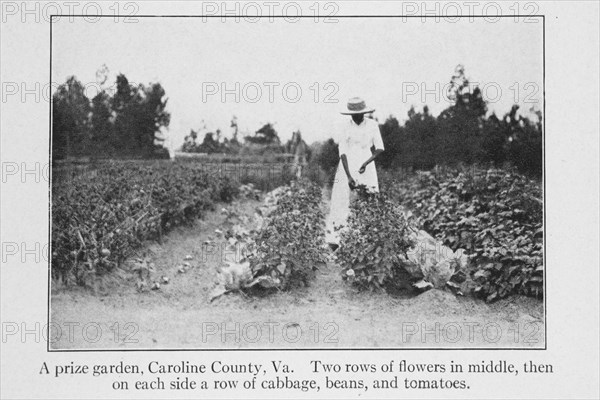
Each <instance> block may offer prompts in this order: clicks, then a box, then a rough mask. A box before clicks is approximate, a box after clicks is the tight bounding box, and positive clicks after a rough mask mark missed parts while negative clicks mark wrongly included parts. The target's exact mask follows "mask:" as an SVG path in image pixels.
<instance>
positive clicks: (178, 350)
mask: <svg viewBox="0 0 600 400" xmlns="http://www.w3.org/2000/svg"><path fill="white" fill-rule="evenodd" d="M49 17H50V18H49V19H50V21H49V28H50V41H49V46H50V56H49V84H50V86H49V87H50V88H51V87H52V52H53V48H52V44H53V42H52V22H53V19H54V17H57V18H60V17H69V18H114V16H113V15H81V14H79V15H64V14H52V15H50V16H49ZM133 17H134V18H245V17H247V16H245V15H202V14H199V15H197V14H188V15H175V14H173V15H157V14H141V15H135V16H133ZM251 17H252V18H276V19H281V18H288V17H287V16H283V15H270V16H251ZM330 17H331V18H375V19H378V18H441V17H440V16H439V15H401V14H400V15H332V16H330ZM445 17H448V18H489V17H488V16H486V15H468V16H463V15H460V16H445ZM294 18H302V19H304V18H314V16H312V15H299V16H294ZM494 18H541V21H542V96H543V107H542V108H543V116H542V120H543V122H542V124H543V126H542V187H543V192H544V193H543V203H544V204H543V232H544V243H543V249H544V252H543V255H542V260H543V266H544V271H543V275H544V278H543V279H544V284H543V287H544V295H543V301H544V347H532V348H529V347H440V348H437V347H356V348H354V347H325V348H323V347H306V348H272V349H271V348H206V349H198V348H173V349H169V348H166V349H164V348H163V349H161V348H149V349H142V348H139V349H138V348H133V349H128V348H119V349H111V348H107V349H52V348H50V340H47V341H46V353H95V352H119V353H120V352H197V351H202V352H221V351H227V352H230V351H234V352H246V351H252V352H254V351H267V352H273V351H394V350H408V351H415V350H417V351H464V350H491V351H498V350H500V351H545V350H548V310H547V293H548V292H547V279H546V278H547V276H546V271H547V265H546V254H547V253H546V243H547V235H546V15H545V14H531V15H525V14H515V15H495V16H494ZM48 125H49V127H48V129H49V132H48V134H49V145H48V147H49V155H48V156H49V158H48V162H49V165H50V168H49V170H50V172H49V179H48V193H49V203H48V254H49V257H48V287H47V290H48V293H47V325H46V326H47V327H49V326H50V308H51V304H50V303H51V293H52V292H51V284H52V97H50V101H49V122H48ZM48 329H49V328H48Z"/></svg>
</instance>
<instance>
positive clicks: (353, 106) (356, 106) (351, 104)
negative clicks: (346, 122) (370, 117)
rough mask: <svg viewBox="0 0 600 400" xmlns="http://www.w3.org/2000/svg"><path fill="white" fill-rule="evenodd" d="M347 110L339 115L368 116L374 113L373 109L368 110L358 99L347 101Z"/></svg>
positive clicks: (362, 101) (361, 100) (363, 102)
mask: <svg viewBox="0 0 600 400" xmlns="http://www.w3.org/2000/svg"><path fill="white" fill-rule="evenodd" d="M347 107H348V110H347V111H341V114H344V115H352V114H369V113H372V112H373V111H375V109H374V108H369V107H367V105H366V104H365V101H364V100H363V99H361V98H360V97H353V98H351V99H350V100H348V105H347Z"/></svg>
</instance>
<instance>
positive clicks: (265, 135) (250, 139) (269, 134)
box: [244, 123, 281, 145]
mask: <svg viewBox="0 0 600 400" xmlns="http://www.w3.org/2000/svg"><path fill="white" fill-rule="evenodd" d="M244 140H245V141H246V142H247V143H251V144H262V145H266V144H279V143H280V142H281V141H280V140H279V135H278V134H277V131H276V130H275V128H274V127H273V124H271V123H266V124H265V125H263V126H262V127H261V128H260V129H259V130H257V131H256V132H255V133H254V136H246V137H245V138H244Z"/></svg>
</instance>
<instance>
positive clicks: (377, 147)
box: [358, 123, 384, 174]
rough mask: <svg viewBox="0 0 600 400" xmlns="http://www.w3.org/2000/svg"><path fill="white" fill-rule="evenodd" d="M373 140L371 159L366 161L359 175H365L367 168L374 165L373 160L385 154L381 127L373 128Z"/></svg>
mask: <svg viewBox="0 0 600 400" xmlns="http://www.w3.org/2000/svg"><path fill="white" fill-rule="evenodd" d="M375 124H376V123H375ZM371 140H372V142H371V143H372V146H371V148H372V149H373V150H371V157H369V159H368V160H367V161H365V162H364V164H363V165H362V166H361V167H360V169H359V170H358V173H359V174H362V173H364V172H365V169H366V168H367V165H369V164H370V163H372V162H373V160H375V159H376V158H377V157H378V156H379V155H380V154H381V153H383V150H384V147H383V140H382V139H381V132H380V131H379V125H374V126H373V128H372V131H371Z"/></svg>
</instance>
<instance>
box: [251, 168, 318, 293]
mask: <svg viewBox="0 0 600 400" xmlns="http://www.w3.org/2000/svg"><path fill="white" fill-rule="evenodd" d="M279 191H282V192H283V193H282V195H281V196H280V197H279V198H278V199H277V202H276V204H275V207H274V208H273V210H272V211H270V213H269V215H268V218H267V219H266V221H265V223H264V224H263V226H262V227H261V229H260V230H259V231H258V233H257V235H256V237H255V238H254V243H253V249H252V253H251V256H250V257H249V261H250V268H251V270H252V275H253V280H254V281H256V280H257V279H258V280H259V281H260V282H261V285H260V286H263V287H277V288H279V289H283V290H286V289H289V288H290V287H292V286H295V285H297V284H300V283H302V284H304V285H308V284H309V282H310V280H312V279H313V278H314V276H315V271H316V270H317V268H318V267H319V266H321V265H324V264H325V262H326V248H325V242H324V238H325V229H324V215H323V211H322V210H321V188H320V187H319V186H318V185H316V184H314V183H312V182H310V181H308V180H299V181H293V182H292V183H291V185H290V186H289V187H283V188H280V189H279Z"/></svg>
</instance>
